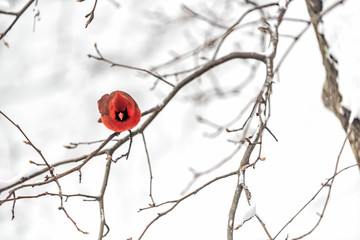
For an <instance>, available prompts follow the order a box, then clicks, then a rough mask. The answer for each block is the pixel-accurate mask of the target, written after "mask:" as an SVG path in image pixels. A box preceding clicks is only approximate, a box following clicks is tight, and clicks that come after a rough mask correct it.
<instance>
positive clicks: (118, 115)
mask: <svg viewBox="0 0 360 240" xmlns="http://www.w3.org/2000/svg"><path fill="white" fill-rule="evenodd" d="M115 119H116V120H118V121H119V122H124V121H126V120H127V119H129V114H128V111H127V108H125V110H124V111H120V112H116V111H115Z"/></svg>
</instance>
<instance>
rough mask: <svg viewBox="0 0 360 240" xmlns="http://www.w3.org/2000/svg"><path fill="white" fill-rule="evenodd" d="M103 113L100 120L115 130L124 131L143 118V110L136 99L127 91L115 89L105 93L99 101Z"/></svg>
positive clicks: (100, 110)
mask: <svg viewBox="0 0 360 240" xmlns="http://www.w3.org/2000/svg"><path fill="white" fill-rule="evenodd" d="M98 108H99V112H100V114H101V118H100V119H99V122H102V123H103V124H104V125H105V127H107V128H108V129H110V130H112V131H115V132H123V131H126V130H130V129H132V128H133V127H135V126H136V125H137V124H138V123H139V122H140V118H141V111H140V109H139V107H138V105H137V103H136V102H135V100H134V99H133V98H132V97H131V96H130V95H129V94H127V93H126V92H122V91H114V92H112V93H111V94H110V95H109V94H105V95H104V96H102V97H101V98H100V100H99V101H98Z"/></svg>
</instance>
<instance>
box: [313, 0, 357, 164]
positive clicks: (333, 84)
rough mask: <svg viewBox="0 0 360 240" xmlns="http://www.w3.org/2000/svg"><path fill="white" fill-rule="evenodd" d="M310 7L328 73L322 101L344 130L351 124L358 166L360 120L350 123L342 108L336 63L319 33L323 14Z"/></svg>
mask: <svg viewBox="0 0 360 240" xmlns="http://www.w3.org/2000/svg"><path fill="white" fill-rule="evenodd" d="M306 3H307V6H308V11H309V14H310V17H311V19H313V26H314V30H315V34H316V37H317V40H318V43H319V50H320V53H321V56H322V58H323V65H324V67H325V71H326V79H325V83H324V87H323V92H322V100H323V102H324V105H325V106H326V107H327V108H328V109H329V110H330V111H332V112H333V113H334V114H335V116H336V117H337V118H338V119H339V120H340V122H341V125H342V127H343V129H344V130H345V131H346V130H347V128H348V126H349V124H351V126H350V134H349V142H350V145H351V148H352V150H353V153H354V155H355V159H356V161H357V163H358V164H360V120H359V119H357V118H356V119H355V120H354V121H353V122H352V123H349V118H350V113H351V112H350V110H349V109H346V108H344V107H342V106H341V101H342V96H341V94H340V92H339V86H338V82H337V80H338V70H337V68H336V65H335V61H334V60H333V59H331V55H330V53H329V52H328V49H329V45H328V43H327V41H326V39H325V36H324V35H323V34H322V33H321V32H319V29H318V23H319V22H320V20H321V18H320V17H321V16H322V15H324V12H323V13H322V14H320V13H315V12H314V10H313V8H312V7H311V3H310V1H308V0H307V1H306ZM342 3H343V1H337V2H335V3H334V4H333V5H332V6H331V7H329V9H328V10H327V11H330V10H331V9H333V8H334V7H336V6H337V5H339V4H342ZM324 24H326V23H324Z"/></svg>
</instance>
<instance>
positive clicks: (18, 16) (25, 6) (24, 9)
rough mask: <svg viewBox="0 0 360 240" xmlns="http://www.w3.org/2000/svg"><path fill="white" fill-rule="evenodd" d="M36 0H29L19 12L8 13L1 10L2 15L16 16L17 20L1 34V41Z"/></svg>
mask: <svg viewBox="0 0 360 240" xmlns="http://www.w3.org/2000/svg"><path fill="white" fill-rule="evenodd" d="M34 1H35V0H29V1H28V2H27V3H26V4H25V5H24V7H23V8H22V9H21V10H20V11H18V12H6V11H1V10H0V14H7V15H13V16H15V19H14V20H13V22H12V23H11V24H10V25H9V27H8V28H7V29H6V30H5V31H4V32H2V33H0V40H1V39H3V38H4V37H5V36H6V34H7V33H8V32H9V31H10V30H11V28H12V27H13V26H14V25H15V23H16V22H17V20H19V18H20V17H21V15H23V13H24V12H25V11H26V10H27V9H28V8H29V7H30V6H31V4H32V3H33V2H34Z"/></svg>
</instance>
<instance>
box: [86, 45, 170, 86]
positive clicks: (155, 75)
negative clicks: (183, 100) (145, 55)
mask: <svg viewBox="0 0 360 240" xmlns="http://www.w3.org/2000/svg"><path fill="white" fill-rule="evenodd" d="M94 47H95V50H96V52H97V54H98V55H99V56H98V57H97V56H94V55H91V54H88V57H89V58H93V59H96V60H99V61H103V62H106V63H109V64H110V65H111V67H115V66H116V67H123V68H128V69H132V70H137V71H141V72H145V73H147V74H149V75H151V76H153V77H155V78H157V79H159V80H161V81H163V82H164V83H166V84H167V85H169V86H171V87H175V86H174V84H172V83H170V82H169V81H167V80H165V79H164V78H162V77H161V76H159V75H157V74H155V73H153V72H151V71H149V70H147V69H144V68H138V67H133V66H129V65H125V64H120V63H115V62H113V61H110V60H108V59H106V58H104V57H103V56H102V54H101V53H100V51H99V49H98V47H97V44H96V43H95V44H94Z"/></svg>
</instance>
